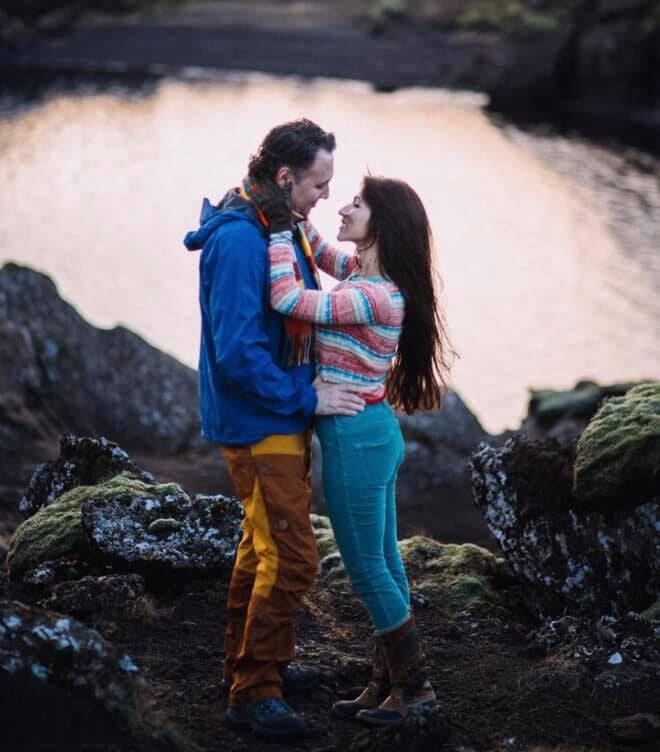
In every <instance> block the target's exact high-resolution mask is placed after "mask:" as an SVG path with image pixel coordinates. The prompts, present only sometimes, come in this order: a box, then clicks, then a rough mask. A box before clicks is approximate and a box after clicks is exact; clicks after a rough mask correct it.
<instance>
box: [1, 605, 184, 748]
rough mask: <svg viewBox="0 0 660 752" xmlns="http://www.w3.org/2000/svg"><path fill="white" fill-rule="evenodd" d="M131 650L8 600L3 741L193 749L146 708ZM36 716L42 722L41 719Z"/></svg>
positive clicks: (21, 744) (66, 619) (3, 660)
mask: <svg viewBox="0 0 660 752" xmlns="http://www.w3.org/2000/svg"><path fill="white" fill-rule="evenodd" d="M143 684H144V682H143V680H142V679H141V678H140V674H139V671H138V668H137V666H136V665H135V663H134V662H133V661H132V660H131V658H130V657H129V656H128V655H123V654H121V653H119V652H118V651H117V650H116V648H114V647H113V646H112V645H111V644H110V643H109V642H107V641H106V640H104V639H103V637H101V635H100V634H99V633H98V632H96V631H95V630H93V629H89V628H87V627H85V626H83V625H82V624H80V623H78V622H76V621H75V620H74V619H72V618H70V617H67V616H63V615H62V614H57V613H54V612H51V611H43V610H40V609H36V608H33V607H29V606H26V605H24V604H21V603H17V602H13V601H0V692H1V694H2V698H3V700H2V711H3V712H2V715H3V727H2V735H3V745H7V748H9V749H28V748H29V749H35V748H37V747H38V746H39V747H40V748H43V749H45V748H47V747H49V746H50V745H51V744H52V742H53V733H54V729H57V732H56V733H57V744H58V745H60V746H58V749H65V748H66V749H67V750H71V752H77V751H78V750H81V751H82V750H83V749H89V748H91V747H96V746H97V745H98V748H101V747H103V748H104V749H105V748H108V749H109V748H117V749H119V748H121V749H126V750H127V751H128V750H137V749H140V750H145V751H146V750H149V751H150V752H156V751H162V752H177V751H180V752H183V751H184V750H188V749H191V747H190V746H189V745H188V744H186V743H184V742H183V741H182V740H181V739H178V738H177V736H176V735H175V734H173V733H172V732H170V731H168V730H167V729H166V728H164V727H162V726H160V724H159V723H158V722H157V721H156V720H155V718H153V717H150V716H149V714H148V713H147V712H146V711H145V704H144V698H143ZM35 717H37V718H39V723H36V724H35V722H34V719H35Z"/></svg>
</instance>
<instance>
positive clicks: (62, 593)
mask: <svg viewBox="0 0 660 752" xmlns="http://www.w3.org/2000/svg"><path fill="white" fill-rule="evenodd" d="M144 590H145V582H144V578H143V577H141V576H140V575H139V574H111V575H105V576H102V577H89V576H88V577H82V578H81V579H79V580H69V581H66V582H60V583H58V584H57V585H55V587H54V588H53V590H52V593H51V594H50V597H48V598H47V599H45V600H44V601H43V602H42V603H41V604H40V605H42V606H44V607H45V608H48V609H51V610H53V611H61V612H64V613H66V614H74V615H75V616H79V615H82V614H86V613H93V612H95V611H101V610H103V609H113V608H122V609H123V608H125V607H126V605H127V604H129V603H130V602H131V601H134V600H136V599H137V598H139V597H140V596H141V595H142V594H143V593H144Z"/></svg>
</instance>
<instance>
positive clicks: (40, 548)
mask: <svg viewBox="0 0 660 752" xmlns="http://www.w3.org/2000/svg"><path fill="white" fill-rule="evenodd" d="M91 488H93V486H78V487H77V488H74V489H72V490H71V491H68V492H67V493H65V494H63V495H62V496H60V497H59V498H58V499H57V501H55V502H54V503H53V504H50V505H49V506H47V507H43V508H42V509H41V510H40V511H38V512H37V513H36V514H34V515H32V517H29V518H28V519H27V520H25V522H23V523H22V524H21V525H19V526H18V527H17V528H16V530H15V531H14V535H13V536H12V538H11V541H10V542H9V554H8V556H7V568H8V569H9V576H10V578H11V579H12V580H14V581H18V580H20V579H22V577H23V575H24V574H25V573H26V572H28V571H29V570H35V569H37V568H38V567H40V565H42V564H43V563H44V562H49V561H52V560H53V559H59V558H61V557H72V558H78V559H82V560H86V559H88V558H90V557H91V554H92V551H91V547H90V545H89V542H88V540H87V537H86V536H85V534H84V532H83V529H82V526H81V524H80V522H81V504H82V500H83V498H84V496H85V493H87V492H88V491H89V490H90V489H91Z"/></svg>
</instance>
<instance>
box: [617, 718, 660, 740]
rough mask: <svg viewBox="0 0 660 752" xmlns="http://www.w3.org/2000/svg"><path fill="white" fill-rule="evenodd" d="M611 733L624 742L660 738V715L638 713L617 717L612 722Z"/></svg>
mask: <svg viewBox="0 0 660 752" xmlns="http://www.w3.org/2000/svg"><path fill="white" fill-rule="evenodd" d="M610 733H611V734H612V736H613V737H614V738H615V739H616V740H617V741H618V742H623V743H624V744H641V743H642V742H650V741H652V740H653V739H660V717H658V716H657V715H653V714H652V713H636V714H635V715H631V716H628V717H627V718H616V719H615V720H613V721H612V723H611V724H610Z"/></svg>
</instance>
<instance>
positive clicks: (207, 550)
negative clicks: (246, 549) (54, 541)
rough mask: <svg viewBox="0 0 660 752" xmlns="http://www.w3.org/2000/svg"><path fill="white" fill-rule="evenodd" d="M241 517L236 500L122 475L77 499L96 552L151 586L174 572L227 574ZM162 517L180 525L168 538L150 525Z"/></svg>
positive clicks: (168, 579)
mask: <svg viewBox="0 0 660 752" xmlns="http://www.w3.org/2000/svg"><path fill="white" fill-rule="evenodd" d="M117 481H120V482H119V483H118V484H117ZM113 484H114V487H113ZM242 516H243V510H242V507H241V504H240V502H239V501H238V500H237V499H233V498H230V497H226V496H202V495H197V496H196V497H195V498H194V499H192V500H191V499H190V498H189V497H188V495H187V494H185V493H184V492H183V491H182V490H181V488H179V486H177V485H176V484H174V483H170V484H163V485H151V484H146V483H142V482H141V481H137V480H130V479H123V478H121V477H120V478H117V479H115V480H114V481H109V482H108V483H106V484H103V485H101V486H96V487H92V488H91V489H88V490H87V493H86V494H85V497H84V498H83V500H82V528H83V530H84V531H85V533H86V535H87V537H88V540H89V542H90V545H91V547H92V549H93V550H94V552H95V554H96V555H97V556H98V557H99V558H101V559H102V560H103V561H106V562H107V563H109V564H111V565H112V566H113V567H117V568H119V569H120V570H123V571H126V570H128V571H133V572H139V573H140V574H143V575H144V576H145V577H146V578H147V581H148V582H149V584H150V586H151V587H165V588H167V587H169V586H171V585H172V583H173V581H174V579H175V576H176V575H179V576H180V578H185V577H189V576H190V575H192V574H193V573H194V574H195V575H196V576H204V575H207V576H208V575H211V574H213V573H218V572H220V571H224V572H225V573H229V572H230V571H231V568H232V566H233V562H234V555H235V553H236V546H237V545H238V542H239V539H240V535H241V529H240V523H241V519H242ZM163 518H167V519H168V520H173V521H175V522H178V523H179V525H180V527H179V528H178V529H176V530H172V532H171V533H170V534H169V535H168V536H167V537H163V536H162V535H161V534H154V533H152V532H150V530H149V527H150V525H151V524H152V523H153V522H154V521H155V520H158V519H163ZM170 525H171V523H170Z"/></svg>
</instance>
